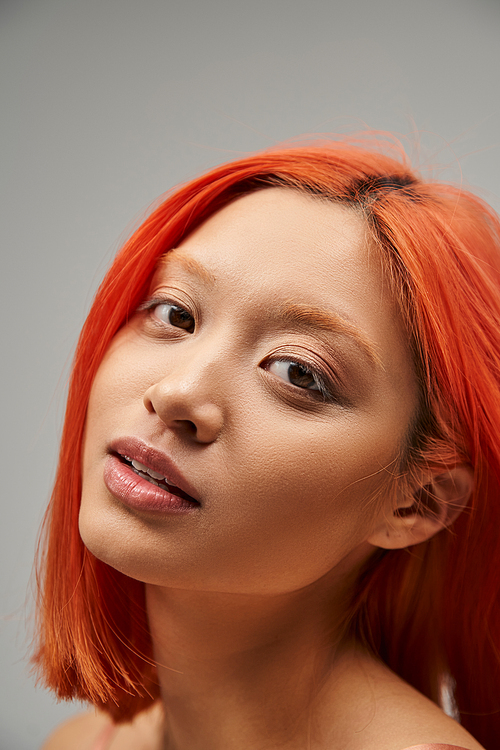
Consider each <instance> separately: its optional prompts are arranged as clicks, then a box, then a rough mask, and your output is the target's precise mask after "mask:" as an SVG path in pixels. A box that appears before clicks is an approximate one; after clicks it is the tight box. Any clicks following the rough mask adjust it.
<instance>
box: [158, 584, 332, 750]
mask: <svg viewBox="0 0 500 750" xmlns="http://www.w3.org/2000/svg"><path fill="white" fill-rule="evenodd" d="M332 591H333V592H334V593H333V594H332ZM326 592H328V595H326ZM344 602H345V584H344V585H343V587H342V590H341V589H340V586H338V585H337V586H336V587H335V586H334V587H333V588H332V584H331V582H330V581H326V580H323V579H322V580H321V581H318V582H316V583H315V584H313V585H312V586H309V587H307V588H306V589H302V590H300V591H296V592H293V593H290V594H286V595H284V594H283V595H279V596H254V595H243V594H221V593H212V592H211V593H207V592H199V591H180V590H172V589H164V588H161V587H157V586H148V587H147V604H148V612H149V620H150V628H151V633H152V637H153V643H154V647H155V658H156V660H157V662H158V664H159V665H160V666H159V668H158V673H159V679H160V685H161V691H162V697H163V701H164V705H165V716H166V722H165V726H166V730H165V731H166V737H165V748H168V750H184V748H189V749H190V750H198V748H199V749H200V750H202V749H203V750H216V749H219V748H221V747H251V748H252V749H253V748H255V749H256V750H257V749H259V748H264V747H265V748H269V747H273V748H274V747H278V746H279V747H283V748H287V749H288V748H290V750H292V748H299V747H304V746H308V744H307V743H308V741H309V733H310V730H311V721H312V720H313V719H315V717H316V713H317V710H316V708H317V705H318V704H319V703H320V702H321V700H320V696H321V693H322V688H323V686H324V685H325V682H326V681H327V680H328V681H329V682H331V676H332V673H333V671H334V670H335V665H336V664H337V663H339V659H340V656H341V655H345V651H346V647H345V645H341V642H342V632H343V630H342V622H343V616H344V613H345V603H344ZM339 689H340V688H339ZM330 692H331V691H329V694H330ZM306 740H307V741H306Z"/></svg>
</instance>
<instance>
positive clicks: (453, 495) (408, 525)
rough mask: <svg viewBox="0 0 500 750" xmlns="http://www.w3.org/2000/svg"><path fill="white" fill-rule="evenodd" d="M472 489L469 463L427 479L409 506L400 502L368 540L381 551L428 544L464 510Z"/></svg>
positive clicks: (472, 475) (472, 479) (471, 472)
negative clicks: (429, 540)
mask: <svg viewBox="0 0 500 750" xmlns="http://www.w3.org/2000/svg"><path fill="white" fill-rule="evenodd" d="M473 488H474V474H473V470H472V468H471V467H470V466H469V465H468V464H458V465H457V466H454V467H453V468H452V469H447V470H446V471H444V472H440V473H437V474H436V475H435V476H432V477H431V478H430V479H429V478H428V477H427V478H426V479H424V480H423V483H422V484H421V485H420V486H419V487H418V488H417V489H416V490H415V492H414V493H413V497H412V502H411V503H410V504H408V502H407V503H402V504H401V506H399V507H397V508H396V510H395V511H394V512H393V514H392V515H391V516H390V517H388V518H387V519H386V520H385V521H384V522H383V523H382V524H380V526H379V527H378V528H377V529H376V530H375V532H374V533H373V534H372V535H371V536H370V538H369V539H368V540H367V541H368V542H369V543H370V544H373V545H374V546H375V547H381V548H382V549H401V548H403V547H409V546H411V545H413V544H420V543H421V542H425V541H427V539H430V538H431V537H433V536H434V535H435V534H437V533H438V531H441V530H442V529H444V528H447V527H448V526H450V524H452V523H453V521H454V520H455V519H456V518H457V517H458V516H459V515H460V513H461V512H462V511H463V510H464V508H466V506H467V504H468V502H469V499H470V496H471V494H472V490H473Z"/></svg>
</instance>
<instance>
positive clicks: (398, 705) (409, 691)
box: [342, 656, 484, 750]
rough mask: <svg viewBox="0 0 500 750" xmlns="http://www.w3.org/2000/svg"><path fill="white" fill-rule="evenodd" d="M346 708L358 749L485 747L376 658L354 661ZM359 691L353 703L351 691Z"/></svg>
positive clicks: (472, 749) (347, 677)
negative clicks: (441, 746)
mask: <svg viewBox="0 0 500 750" xmlns="http://www.w3.org/2000/svg"><path fill="white" fill-rule="evenodd" d="M342 682H343V683H344V686H345V688H346V690H345V692H344V695H345V696H346V698H345V699H344V709H345V714H344V715H346V716H347V717H348V719H347V721H348V723H349V727H350V730H351V732H352V727H355V744H354V746H353V750H379V748H380V750H401V748H411V747H413V746H416V745H422V744H426V743H427V744H433V743H438V744H439V743H441V744H444V745H446V744H448V745H456V746H458V747H460V748H464V750H484V748H483V747H482V746H481V745H480V744H479V742H477V741H476V740H475V739H474V738H473V737H472V736H471V735H470V734H469V733H468V732H467V731H466V730H465V729H464V728H463V727H462V726H460V724H458V722H456V721H455V720H454V719H452V718H451V717H450V716H447V715H446V714H445V713H444V711H442V710H441V709H440V708H439V706H437V705H436V704H435V703H433V702H432V701H431V700H429V699H428V698H426V697H425V696H424V695H422V694H421V693H419V692H418V691H417V690H415V689H414V688H413V687H412V686H411V685H409V684H408V683H406V682H405V681H404V680H402V679H401V678H400V677H399V676H398V675H396V674H394V672H392V671H391V670H390V669H388V668H387V667H386V666H385V665H383V664H381V663H380V662H377V661H375V660H373V659H372V658H371V657H368V658H364V657H363V656H361V657H360V658H356V659H355V661H354V662H353V661H351V660H350V664H349V669H348V671H347V672H346V675H345V679H344V680H342ZM352 695H356V702H355V704H353V703H352V702H351V701H350V700H349V699H348V697H347V696H352Z"/></svg>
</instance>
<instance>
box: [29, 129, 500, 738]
mask: <svg viewBox="0 0 500 750" xmlns="http://www.w3.org/2000/svg"><path fill="white" fill-rule="evenodd" d="M384 145H386V144H382V146H384ZM392 150H393V153H392V155H390V156H387V155H385V154H384V153H382V151H381V148H380V144H379V145H378V146H377V145H375V147H370V148H366V147H360V146H359V145H354V146H353V145H349V144H348V143H346V142H328V143H323V142H322V143H318V144H313V145H311V146H309V145H307V146H294V147H288V148H281V149H280V150H272V151H265V152H263V153H259V154H256V155H252V156H249V157H248V158H244V159H241V160H240V161H237V162H233V163H230V164H223V165H221V166H219V167H217V168H215V169H214V170H212V171H211V172H209V173H208V174H206V175H203V176H202V177H199V178H197V179H195V180H193V181H192V182H190V183H188V184H186V185H183V186H181V187H180V188H179V189H178V190H177V191H176V192H174V193H172V194H171V195H170V196H169V197H168V198H167V199H166V200H165V201H164V202H163V203H162V204H161V205H160V206H159V207H158V208H156V210H154V211H153V213H152V214H151V215H150V216H149V217H148V218H147V219H146V220H145V221H144V223H143V224H142V226H140V227H139V229H138V230H137V231H136V232H135V233H134V235H133V236H132V237H131V238H130V240H129V241H128V242H127V243H126V244H125V246H124V247H123V248H122V250H121V251H120V252H119V253H118V255H117V257H116V259H115V261H114V263H113V265H112V267H111V268H110V270H109V271H108V273H107V275H106V277H105V279H104V281H103V282H102V284H101V286H100V288H99V290H98V292H97V295H96V298H95V301H94V303H93V305H92V308H91V310H90V313H89V315H88V318H87V320H86V322H85V325H84V327H83V330H82V333H81V336H80V340H79V343H78V347H77V351H76V355H75V361H74V366H73V373H72V377H71V383H70V388H69V396H68V404H67V412H66V420H65V424H64V430H63V436H62V443H61V452H60V459H59V467H58V472H57V477H56V482H55V487H54V491H53V495H52V499H51V502H50V505H49V509H48V511H47V516H46V519H45V540H46V543H45V545H44V548H43V551H42V554H41V568H40V574H39V581H40V587H39V590H40V594H39V609H38V617H39V619H38V626H39V627H38V642H37V650H36V654H35V657H34V663H35V665H36V667H37V669H38V671H39V674H41V675H42V679H43V681H44V682H45V684H46V685H47V686H49V687H50V688H52V689H53V690H55V691H56V693H57V695H58V696H59V697H61V698H79V699H83V700H89V701H91V702H92V703H94V704H95V705H98V706H100V707H101V708H104V710H106V711H108V712H109V713H110V714H111V715H112V716H113V717H114V718H115V720H117V721H122V720H127V719H130V718H131V717H132V716H133V715H134V714H135V713H137V712H138V711H140V710H142V709H143V708H146V707H147V706H149V705H150V703H151V702H152V701H153V700H154V699H156V698H157V697H158V696H159V688H158V684H157V679H156V671H155V665H154V661H153V655H152V648H151V642H150V636H149V631H148V624H147V616H146V610H145V604H144V584H142V583H140V582H138V581H135V580H132V579H129V578H127V577H126V576H124V575H123V574H122V573H119V572H117V571H116V570H114V569H112V568H110V567H109V566H108V565H106V564H105V563H103V562H101V561H99V560H98V559H96V558H95V557H94V556H93V555H92V554H91V553H90V552H89V551H88V550H87V549H86V548H85V547H84V545H83V543H82V541H81V539H80V536H79V532H78V512H79V503H80V491H81V462H80V456H81V452H82V440H83V430H84V425H85V415H86V408H87V403H88V399H89V393H90V389H91V386H92V382H93V379H94V376H95V374H96V372H97V369H98V367H99V364H100V362H101V360H102V357H103V355H104V353H105V351H106V350H107V348H108V346H109V344H110V341H111V339H112V338H113V336H114V335H115V333H116V332H117V331H118V329H119V328H120V327H121V326H122V325H123V324H124V323H125V322H126V321H127V319H128V317H129V316H130V314H131V313H133V311H134V310H135V309H136V307H137V306H138V305H139V304H140V302H141V301H142V299H143V297H144V296H145V294H146V292H147V288H148V283H149V280H150V278H151V275H152V273H153V271H154V268H155V265H156V263H157V261H158V258H159V257H160V256H161V255H162V254H163V253H165V252H166V251H168V250H169V249H171V248H172V247H175V246H176V245H178V244H179V243H180V242H181V241H182V239H183V238H184V237H186V236H187V235H188V234H189V233H190V232H191V231H192V230H193V229H194V228H195V227H196V226H198V225H199V224H201V223H202V222H203V221H204V220H205V219H207V218H208V217H209V216H210V215H211V214H213V213H214V212H216V211H217V210H219V209H220V208H221V207H222V206H224V205H225V204H227V203H228V202H230V201H231V200H233V199H234V198H235V197H237V196H239V195H242V194H245V193H248V192H251V191H252V190H256V189H261V188H265V187H266V186H270V185H283V186H288V187H292V188H295V189H299V190H303V191H306V192H309V193H311V194H313V195H319V196H322V197H324V198H325V197H326V198H328V199H331V200H333V201H338V202H342V203H345V204H349V205H352V206H353V208H354V209H356V210H359V211H362V212H363V214H364V216H365V217H366V220H367V222H368V224H369V226H370V228H371V231H372V234H373V236H374V239H375V241H376V242H377V243H378V245H379V246H380V248H381V252H382V257H383V258H384V261H385V263H386V267H387V272H388V277H389V278H390V280H391V283H392V284H393V287H394V290H395V293H396V295H397V298H398V300H399V302H400V306H401V310H402V314H403V318H404V320H405V322H406V325H407V330H408V332H409V336H410V339H411V341H412V344H413V348H414V352H415V361H416V367H417V372H418V374H419V376H420V379H421V384H422V405H421V409H420V416H419V419H418V423H417V424H416V425H414V429H413V433H412V436H411V440H410V444H409V446H408V449H407V451H406V464H405V470H406V473H407V475H410V474H411V472H412V470H413V469H414V467H415V466H418V465H421V464H422V463H423V464H425V465H430V466H432V467H436V468H437V469H439V468H440V467H443V468H445V467H447V466H448V467H449V466H452V465H454V464H456V463H461V462H468V463H470V464H471V465H472V466H473V467H474V471H475V490H474V493H473V497H472V499H471V502H470V506H469V508H468V509H467V510H466V511H464V512H463V513H462V514H461V516H460V517H459V518H458V519H457V520H456V521H455V523H454V524H453V526H452V527H451V529H450V530H449V531H441V532H440V533H438V534H437V535H436V536H434V537H433V538H432V539H430V540H429V541H427V542H425V543H423V544H419V545H416V546H414V547H411V548H410V549H403V550H389V551H384V552H379V553H376V555H375V557H373V558H372V559H371V560H370V562H369V565H368V566H367V568H366V570H365V572H364V573H363V574H362V575H361V577H360V579H359V581H358V586H357V589H356V592H355V595H354V599H353V603H352V608H351V611H350V625H351V628H352V630H353V632H354V633H356V635H357V637H358V638H360V639H362V640H363V641H364V642H365V643H366V644H367V645H368V646H369V647H370V648H371V649H372V651H373V652H374V653H375V654H376V655H377V656H379V657H380V658H381V659H382V660H383V661H384V662H386V663H387V664H388V665H389V667H391V668H392V669H393V670H394V671H395V672H397V673H398V674H399V675H401V677H403V678H404V679H405V680H407V681H408V682H409V683H411V684H412V685H414V686H415V687H416V688H417V689H418V690H420V691H421V692H422V693H423V694H425V695H427V696H429V697H430V698H432V699H433V700H435V701H437V702H439V699H440V690H441V687H442V684H443V680H446V679H450V678H451V680H452V681H453V683H454V695H455V701H456V705H457V709H458V712H459V714H460V719H461V722H462V724H463V725H464V726H465V727H466V728H467V729H468V730H469V731H470V732H471V733H472V734H473V735H474V736H475V737H477V739H478V740H479V741H480V742H481V743H482V744H483V745H484V746H485V747H486V748H487V749H488V750H493V748H494V747H496V746H497V744H498V737H499V736H500V705H499V704H500V698H499V697H498V694H499V688H500V598H499V587H500V576H499V574H498V571H499V570H500V534H499V531H498V530H499V529H500V445H499V440H498V435H497V430H498V425H500V398H499V391H500V389H499V385H500V383H499V379H500V336H499V328H498V327H499V321H500V223H499V220H498V217H497V216H496V215H495V214H494V212H493V211H492V209H490V208H489V206H487V205H486V204H485V203H484V202H483V201H481V200H480V199H479V198H477V197H475V196H473V195H471V194H470V193H467V192H465V191H463V190H461V189H460V188H458V187H452V186H449V185H445V184H441V183H437V182H433V181H426V182H424V181H422V180H421V179H420V178H419V177H418V176H417V175H416V174H415V173H414V172H412V170H411V169H410V167H409V165H408V164H407V160H406V157H405V155H404V152H403V149H402V148H400V147H399V148H398V147H394V146H393V147H392Z"/></svg>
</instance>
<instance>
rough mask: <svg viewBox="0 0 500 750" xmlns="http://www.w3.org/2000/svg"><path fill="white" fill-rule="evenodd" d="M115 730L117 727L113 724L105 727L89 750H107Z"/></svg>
mask: <svg viewBox="0 0 500 750" xmlns="http://www.w3.org/2000/svg"><path fill="white" fill-rule="evenodd" d="M116 729H117V727H116V726H115V725H114V724H108V725H107V726H105V727H104V729H103V730H102V732H101V733H100V735H99V736H98V738H97V741H96V742H95V744H94V746H93V747H92V749H91V750H107V749H108V747H109V743H110V742H111V740H112V739H113V735H114V733H115V732H116Z"/></svg>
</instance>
